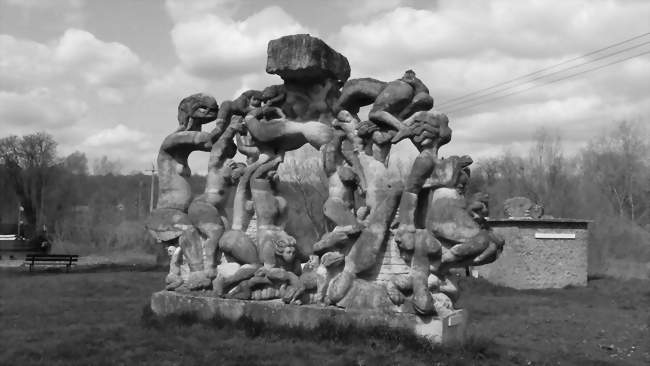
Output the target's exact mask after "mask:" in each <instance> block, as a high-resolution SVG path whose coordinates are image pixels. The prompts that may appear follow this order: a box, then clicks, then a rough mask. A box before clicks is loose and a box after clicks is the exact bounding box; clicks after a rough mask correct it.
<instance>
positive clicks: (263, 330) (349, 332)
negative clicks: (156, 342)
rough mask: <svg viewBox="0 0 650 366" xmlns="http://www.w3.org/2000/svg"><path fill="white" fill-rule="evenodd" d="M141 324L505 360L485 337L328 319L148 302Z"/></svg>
mask: <svg viewBox="0 0 650 366" xmlns="http://www.w3.org/2000/svg"><path fill="white" fill-rule="evenodd" d="M141 324H142V326H143V327H145V328H149V329H152V328H153V329H157V330H167V329H170V328H174V327H190V326H197V325H198V326H202V327H205V328H213V329H220V330H225V331H227V332H228V333H231V334H235V332H236V331H240V332H243V333H244V335H245V336H246V337H248V338H261V339H277V338H280V339H283V340H291V341H292V342H312V343H316V344H320V343H322V342H333V343H335V344H337V345H339V346H345V347H360V348H366V347H368V345H370V347H371V348H372V349H383V350H394V351H393V352H403V351H408V352H409V353H411V354H414V355H417V356H418V357H420V358H423V359H426V360H432V361H433V360H439V361H450V360H451V361H463V362H462V363H459V364H462V365H465V364H468V363H465V362H468V361H472V360H474V361H488V362H489V363H490V364H492V363H493V362H497V361H506V360H504V359H503V357H504V355H505V353H504V352H502V347H500V346H499V345H497V344H496V343H495V342H494V341H492V340H491V339H489V338H487V337H480V336H469V337H467V338H466V339H465V340H464V341H463V342H457V343H450V344H445V345H432V344H431V343H430V342H428V341H427V340H426V339H424V338H422V337H419V336H417V335H415V334H413V333H411V332H408V331H406V330H400V329H392V328H388V327H380V326H368V327H356V326H351V325H347V326H341V325H339V324H336V323H334V322H332V321H329V320H322V321H320V322H319V324H318V325H317V326H316V327H315V328H313V329H305V328H302V327H293V326H278V325H269V324H266V323H263V322H259V321H255V320H252V319H250V318H248V317H246V316H244V317H242V318H240V319H239V320H237V321H232V320H229V319H225V318H223V317H220V316H215V317H213V318H211V319H210V320H201V319H200V318H199V317H198V316H196V315H195V314H192V313H185V314H179V315H172V316H158V315H156V314H155V313H154V312H153V311H152V310H151V307H150V306H149V305H148V304H147V305H145V306H144V307H143V308H142V315H141ZM445 364H447V363H445ZM454 364H456V363H454ZM469 364H475V363H469ZM481 364H482V362H481ZM496 364H509V363H507V362H506V363H496Z"/></svg>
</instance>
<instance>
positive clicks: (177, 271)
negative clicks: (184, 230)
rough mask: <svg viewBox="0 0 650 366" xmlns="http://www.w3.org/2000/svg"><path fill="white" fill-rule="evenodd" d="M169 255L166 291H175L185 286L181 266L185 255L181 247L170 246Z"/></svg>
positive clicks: (168, 248)
mask: <svg viewBox="0 0 650 366" xmlns="http://www.w3.org/2000/svg"><path fill="white" fill-rule="evenodd" d="M167 254H168V255H169V273H167V277H166V278H165V284H166V286H165V289H166V290H175V289H176V288H178V287H179V286H181V285H182V284H183V278H182V276H181V265H182V263H183V254H182V252H181V247H177V246H174V245H170V246H168V247H167Z"/></svg>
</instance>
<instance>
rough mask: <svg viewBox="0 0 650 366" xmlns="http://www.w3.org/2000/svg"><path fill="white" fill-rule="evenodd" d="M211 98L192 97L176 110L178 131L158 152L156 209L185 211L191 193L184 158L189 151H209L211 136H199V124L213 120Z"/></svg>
mask: <svg viewBox="0 0 650 366" xmlns="http://www.w3.org/2000/svg"><path fill="white" fill-rule="evenodd" d="M218 109H219V108H218V105H217V102H216V100H215V99H214V98H212V97H210V96H208V95H204V94H194V95H191V96H189V97H187V98H185V99H183V100H182V101H181V103H180V105H179V106H178V121H179V123H180V127H179V129H178V130H177V131H176V132H174V133H172V134H171V135H169V136H167V137H166V138H165V140H164V141H163V143H162V145H161V146H160V150H159V152H158V159H157V164H158V178H159V195H158V205H157V208H172V209H178V210H181V211H185V210H187V208H188V206H189V204H190V202H191V199H192V190H191V187H190V184H189V182H188V178H189V177H190V176H191V175H192V171H191V170H190V167H189V165H188V164H187V158H188V157H189V155H190V153H192V152H193V151H210V142H211V139H212V137H213V134H212V133H208V132H201V124H204V123H207V122H210V121H213V120H214V119H215V118H216V117H217V111H218Z"/></svg>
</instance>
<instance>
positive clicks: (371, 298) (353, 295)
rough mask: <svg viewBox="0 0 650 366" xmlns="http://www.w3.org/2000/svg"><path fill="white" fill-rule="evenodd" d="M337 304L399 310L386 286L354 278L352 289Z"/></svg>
mask: <svg viewBox="0 0 650 366" xmlns="http://www.w3.org/2000/svg"><path fill="white" fill-rule="evenodd" d="M337 305H338V306H340V307H342V308H344V309H355V310H365V309H373V310H382V311H397V307H396V306H395V305H394V304H393V303H392V302H391V301H390V298H389V297H388V293H387V292H386V288H385V287H384V286H382V285H379V284H376V283H373V282H368V281H365V280H361V279H355V280H354V282H353V283H352V287H351V288H350V290H349V291H348V292H347V293H346V294H345V296H344V297H343V298H342V299H341V300H340V301H339V302H338V303H337Z"/></svg>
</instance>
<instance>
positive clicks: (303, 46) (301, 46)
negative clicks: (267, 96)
mask: <svg viewBox="0 0 650 366" xmlns="http://www.w3.org/2000/svg"><path fill="white" fill-rule="evenodd" d="M267 56H268V58H267V61H266V72H268V73H269V74H277V75H279V76H280V77H282V79H285V80H287V79H294V80H295V79H325V78H334V79H336V80H339V81H342V82H344V81H346V80H347V79H348V78H349V77H350V63H349V62H348V59H347V58H345V56H343V55H341V54H340V53H338V52H336V51H334V50H333V49H332V48H331V47H330V46H328V45H327V44H326V43H325V42H323V41H322V40H320V39H319V38H316V37H312V36H310V35H309V34H294V35H290V36H284V37H281V38H278V39H274V40H271V41H270V42H269V46H268V49H267Z"/></svg>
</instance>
